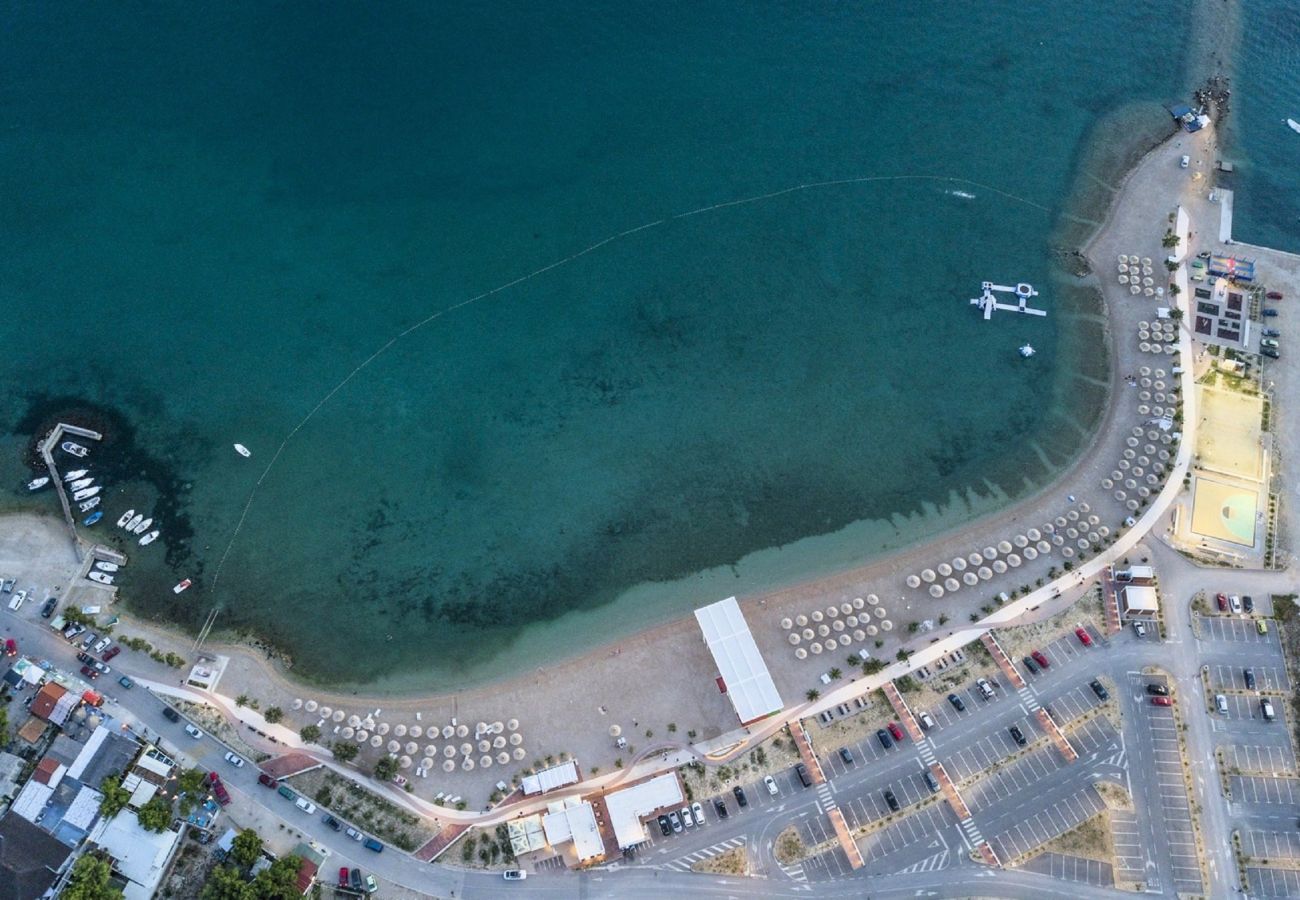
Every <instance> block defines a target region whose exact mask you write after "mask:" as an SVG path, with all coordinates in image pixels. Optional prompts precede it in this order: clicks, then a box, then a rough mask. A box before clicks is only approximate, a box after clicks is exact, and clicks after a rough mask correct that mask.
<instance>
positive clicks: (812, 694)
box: [804, 688, 822, 702]
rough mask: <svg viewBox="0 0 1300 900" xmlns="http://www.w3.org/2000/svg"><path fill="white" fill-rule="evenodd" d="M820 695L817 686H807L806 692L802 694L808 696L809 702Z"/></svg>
mask: <svg viewBox="0 0 1300 900" xmlns="http://www.w3.org/2000/svg"><path fill="white" fill-rule="evenodd" d="M821 695H822V692H821V691H819V690H817V688H808V692H807V693H806V694H804V696H805V697H807V698H808V700H809V702H811V701H813V700H816V699H817V698H818V697H820V696H821Z"/></svg>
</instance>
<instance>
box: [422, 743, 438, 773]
mask: <svg viewBox="0 0 1300 900" xmlns="http://www.w3.org/2000/svg"><path fill="white" fill-rule="evenodd" d="M424 755H425V756H437V755H438V747H437V745H435V744H427V745H425V748H424ZM425 768H426V769H427V768H429V767H428V766H425Z"/></svg>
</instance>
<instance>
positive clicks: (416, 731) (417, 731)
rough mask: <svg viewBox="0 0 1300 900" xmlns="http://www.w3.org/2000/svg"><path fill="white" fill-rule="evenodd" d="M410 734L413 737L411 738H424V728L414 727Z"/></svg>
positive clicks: (420, 726)
mask: <svg viewBox="0 0 1300 900" xmlns="http://www.w3.org/2000/svg"><path fill="white" fill-rule="evenodd" d="M408 733H409V734H410V735H411V737H417V738H418V737H424V726H422V725H412V726H411V728H410V731H409V732H408Z"/></svg>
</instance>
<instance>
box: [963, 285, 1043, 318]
mask: <svg viewBox="0 0 1300 900" xmlns="http://www.w3.org/2000/svg"><path fill="white" fill-rule="evenodd" d="M980 287H981V289H982V291H983V293H981V294H980V296H978V297H972V298H971V301H970V302H971V306H977V307H979V309H980V312H982V313H984V320H985V321H988V320H989V319H991V318H993V312H994V310H999V309H1000V310H1002V311H1003V312H1010V313H1021V314H1022V315H1026V316H1045V315H1047V310H1045V309H1034V308H1033V307H1031V306H1030V305H1029V301H1030V300H1031V299H1033V298H1034V297H1037V296H1038V291H1036V290H1034V286H1033V285H1032V284H1025V283H1024V282H1020V283H1019V284H1017V285H1015V286H1014V287H1012V286H1011V285H1007V284H994V283H993V282H991V281H985V282H982V283H981V284H980ZM999 293H1002V294H1012V295H1014V296H1015V298H1016V302H1015V303H1001V302H999V300H998V296H997V295H998V294H999Z"/></svg>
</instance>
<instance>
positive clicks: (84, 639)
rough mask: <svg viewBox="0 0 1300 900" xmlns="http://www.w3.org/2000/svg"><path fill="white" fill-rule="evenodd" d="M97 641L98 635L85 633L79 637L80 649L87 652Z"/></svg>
mask: <svg viewBox="0 0 1300 900" xmlns="http://www.w3.org/2000/svg"><path fill="white" fill-rule="evenodd" d="M97 640H99V635H97V634H95V632H93V631H87V632H86V633H85V634H83V635H82V636H81V649H82V650H89V649H90V645H91V644H93V643H95V641H97Z"/></svg>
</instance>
